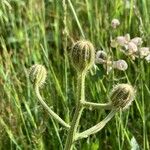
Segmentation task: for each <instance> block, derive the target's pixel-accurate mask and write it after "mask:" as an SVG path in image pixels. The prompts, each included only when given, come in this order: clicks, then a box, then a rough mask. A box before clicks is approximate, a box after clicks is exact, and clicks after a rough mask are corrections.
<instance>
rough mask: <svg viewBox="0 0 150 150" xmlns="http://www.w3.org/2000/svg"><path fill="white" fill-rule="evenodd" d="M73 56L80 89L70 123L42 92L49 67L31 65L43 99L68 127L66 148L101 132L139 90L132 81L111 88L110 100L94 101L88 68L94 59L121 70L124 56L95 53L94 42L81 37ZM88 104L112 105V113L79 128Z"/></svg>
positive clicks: (123, 65)
mask: <svg viewBox="0 0 150 150" xmlns="http://www.w3.org/2000/svg"><path fill="white" fill-rule="evenodd" d="M70 60H71V63H72V66H73V67H74V68H75V70H76V72H77V91H76V95H77V96H76V97H77V100H76V108H75V112H74V115H73V116H72V121H71V123H70V124H68V123H66V122H65V121H64V120H63V119H61V118H60V117H59V116H58V115H57V114H56V113H55V112H54V111H53V110H52V109H51V108H50V107H49V106H48V105H47V104H46V103H45V101H44V100H43V98H42V96H41V95H40V88H41V87H42V86H43V84H44V82H45V80H46V76H47V71H46V69H45V67H44V66H43V65H40V64H36V65H33V66H32V67H31V69H30V72H29V76H30V79H31V81H32V82H33V84H34V88H35V93H36V96H37V98H38V101H39V103H40V104H41V105H42V106H43V108H44V109H45V110H46V111H47V112H48V113H49V115H50V116H51V117H53V118H54V119H55V121H57V122H58V123H60V124H61V125H63V126H64V127H65V128H66V129H67V130H68V134H67V138H66V142H65V144H64V150H72V149H73V148H74V145H75V142H76V141H78V140H80V139H83V138H87V137H88V136H89V135H92V134H96V133H97V132H99V131H100V130H101V129H102V128H103V127H104V126H105V125H106V124H107V123H108V122H109V121H110V120H111V119H112V118H113V116H114V115H115V114H116V113H117V112H119V111H122V110H125V109H126V108H128V107H129V105H130V104H131V103H132V101H133V100H134V96H135V90H134V88H133V87H132V86H131V85H130V84H126V83H123V84H118V85H116V86H115V87H114V88H113V89H112V91H111V92H110V96H109V100H108V102H106V103H93V102H88V101H86V99H85V78H86V76H87V72H88V71H89V70H90V69H91V68H92V67H93V65H94V63H100V64H103V65H104V66H110V67H113V68H116V69H119V70H125V69H127V64H126V62H125V61H124V60H117V61H110V60H109V57H108V56H107V54H106V53H105V52H104V51H98V52H97V53H96V55H95V48H94V46H93V44H92V43H91V42H89V41H86V40H80V41H77V42H76V43H75V44H74V45H73V46H72V50H71V55H70ZM85 108H92V109H97V108H99V109H109V110H110V112H109V114H108V115H107V116H106V117H105V118H104V119H103V120H102V121H100V122H99V123H97V124H96V125H94V126H92V127H91V128H89V129H87V130H85V131H79V128H78V127H79V124H80V118H81V116H82V113H83V111H84V109H85Z"/></svg>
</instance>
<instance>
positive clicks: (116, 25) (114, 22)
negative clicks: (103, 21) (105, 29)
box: [111, 19, 120, 29]
mask: <svg viewBox="0 0 150 150" xmlns="http://www.w3.org/2000/svg"><path fill="white" fill-rule="evenodd" d="M119 25H120V21H119V20H118V19H113V20H112V21H111V26H112V27H113V28H114V29H116V28H117V27H118V26H119Z"/></svg>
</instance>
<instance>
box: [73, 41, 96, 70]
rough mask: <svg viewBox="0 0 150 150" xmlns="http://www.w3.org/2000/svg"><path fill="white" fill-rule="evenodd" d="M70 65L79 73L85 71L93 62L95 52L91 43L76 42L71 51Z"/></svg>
mask: <svg viewBox="0 0 150 150" xmlns="http://www.w3.org/2000/svg"><path fill="white" fill-rule="evenodd" d="M71 59H72V64H73V66H74V67H75V69H76V70H77V71H79V72H83V71H87V70H88V69H89V68H90V67H91V66H92V65H94V61H95V50H94V46H93V44H92V43H91V42H89V41H86V40H81V41H78V42H76V43H75V44H74V45H73V47H72V51H71Z"/></svg>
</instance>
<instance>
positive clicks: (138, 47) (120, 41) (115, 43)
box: [111, 34, 150, 62]
mask: <svg viewBox="0 0 150 150" xmlns="http://www.w3.org/2000/svg"><path fill="white" fill-rule="evenodd" d="M142 43H143V41H142V38H140V37H134V38H132V39H130V35H129V34H126V35H125V36H118V37H116V39H113V40H111V47H113V48H117V49H120V50H121V51H122V52H123V53H124V54H126V55H127V56H130V57H131V58H132V59H133V60H135V58H143V59H145V60H146V61H147V62H150V48H149V47H142Z"/></svg>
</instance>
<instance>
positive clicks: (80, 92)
mask: <svg viewBox="0 0 150 150" xmlns="http://www.w3.org/2000/svg"><path fill="white" fill-rule="evenodd" d="M84 84H85V73H81V74H79V75H78V79H77V103H76V110H75V113H74V116H73V119H72V122H71V127H70V130H69V133H68V136H67V140H66V143H65V148H64V150H72V148H73V142H74V138H75V134H76V132H77V128H78V125H79V121H80V118H81V114H82V111H83V109H84V107H83V106H82V104H81V102H84V100H85V93H84V88H85V85H84Z"/></svg>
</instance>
